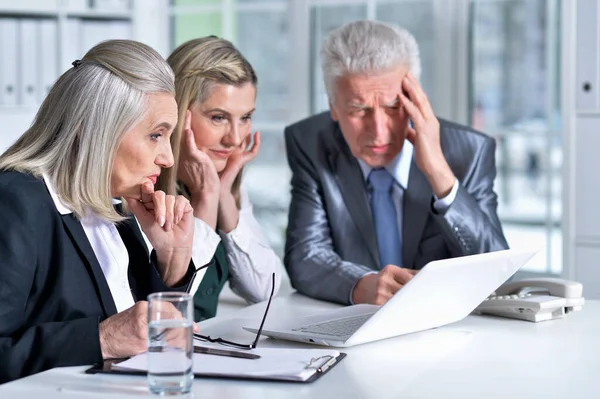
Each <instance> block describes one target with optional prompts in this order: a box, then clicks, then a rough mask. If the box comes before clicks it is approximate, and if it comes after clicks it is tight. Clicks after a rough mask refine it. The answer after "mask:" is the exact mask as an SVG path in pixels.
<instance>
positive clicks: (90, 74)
mask: <svg viewBox="0 0 600 399" xmlns="http://www.w3.org/2000/svg"><path fill="white" fill-rule="evenodd" d="M73 65H74V67H73V68H71V69H69V70H68V71H66V72H65V73H64V74H63V75H62V76H61V77H60V78H58V80H57V81H56V83H55V84H54V85H53V87H52V89H51V90H50V93H48V96H47V97H46V99H45V100H44V102H43V103H42V105H41V107H40V109H39V110H38V112H37V115H36V116H35V119H34V121H33V124H32V126H31V127H30V128H29V129H28V130H27V131H26V132H25V133H24V134H23V135H22V136H21V137H20V138H19V139H18V140H17V141H16V143H15V144H13V145H12V146H11V147H10V148H9V149H8V150H7V151H6V152H5V153H4V154H2V155H1V156H0V170H15V171H19V172H23V173H30V174H32V175H34V176H37V177H42V176H43V175H46V176H48V177H49V179H50V181H51V184H52V185H53V186H54V189H55V191H56V193H57V194H58V196H59V198H60V200H61V201H62V202H63V203H64V204H65V205H66V206H67V207H69V208H70V209H71V210H72V211H73V212H74V213H75V215H77V216H78V217H82V216H84V215H85V212H86V210H87V209H89V210H91V211H92V212H94V213H96V214H97V215H98V216H99V217H101V218H103V219H105V220H109V221H115V222H116V221H119V220H122V217H121V216H119V214H118V213H116V212H115V210H114V208H113V205H112V201H111V198H112V193H111V173H112V167H113V161H114V157H115V154H116V151H117V149H118V147H119V144H120V143H121V140H122V138H123V136H124V134H125V133H126V132H127V131H128V130H130V129H131V128H132V127H134V126H135V125H136V124H137V123H139V122H140V121H141V120H142V119H143V118H144V116H145V114H146V112H147V95H149V94H153V93H168V94H171V95H173V96H174V95H175V85H174V76H173V72H172V71H171V68H170V67H169V65H168V64H167V62H166V61H165V60H164V59H163V58H162V57H161V56H160V55H159V54H158V53H157V52H156V51H155V50H153V49H152V48H150V47H149V46H147V45H145V44H142V43H139V42H135V41H131V40H109V41H105V42H102V43H100V44H98V45H96V46H95V47H93V48H92V49H91V50H90V51H88V52H87V54H85V56H84V57H83V59H82V60H81V61H76V62H74V63H73Z"/></svg>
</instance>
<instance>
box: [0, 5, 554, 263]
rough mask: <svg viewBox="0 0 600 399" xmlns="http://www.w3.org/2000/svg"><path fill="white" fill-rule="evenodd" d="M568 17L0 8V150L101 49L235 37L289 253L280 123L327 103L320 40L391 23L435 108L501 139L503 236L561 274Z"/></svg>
mask: <svg viewBox="0 0 600 399" xmlns="http://www.w3.org/2000/svg"><path fill="white" fill-rule="evenodd" d="M17 3H18V4H17ZM560 9H561V2H560V1H559V0H394V1H390V0H221V1H218V0H171V1H169V0H104V1H103V0H21V1H19V2H14V1H7V0H0V126H2V131H1V133H0V150H1V151H3V150H4V149H5V148H7V147H8V146H9V145H10V144H11V143H12V142H13V141H14V140H15V139H16V138H17V137H18V136H19V135H20V134H21V133H22V132H23V131H24V130H25V129H26V128H27V127H28V126H29V124H30V123H31V120H32V118H33V117H34V115H35V110H36V109H37V107H38V106H39V104H40V102H41V100H42V99H43V98H44V96H45V94H46V93H47V91H48V89H49V87H50V86H51V85H52V82H53V81H54V80H55V79H56V77H58V76H59V75H60V74H61V73H62V72H64V71H65V70H66V69H68V68H69V67H70V65H71V62H72V61H73V60H75V59H77V58H81V57H82V56H83V54H84V53H85V51H86V50H87V49H89V48H90V47H92V46H93V45H94V44H96V43H97V42H99V41H102V40H105V39H110V38H133V39H136V40H140V41H142V42H146V43H148V44H150V45H151V46H153V47H155V48H156V49H157V50H158V51H159V52H160V53H161V54H163V55H164V56H165V57H166V56H168V54H169V53H170V51H172V50H173V49H174V48H175V47H176V46H178V45H179V44H181V43H183V42H185V41H187V40H189V39H192V38H196V37H201V36H207V35H217V36H220V37H223V38H226V39H229V40H231V41H232V42H233V43H234V44H236V45H237V46H238V47H239V48H240V49H241V51H242V52H243V53H244V55H245V56H246V57H247V58H248V59H249V61H250V62H251V63H252V64H253V66H254V68H255V69H256V71H257V74H258V77H259V90H258V99H257V111H256V114H255V116H254V118H253V130H259V131H260V132H261V134H262V137H263V140H262V143H263V144H262V148H261V150H260V154H259V156H258V158H257V159H256V160H255V161H254V162H253V163H251V164H250V165H249V166H248V167H247V168H246V170H245V178H244V184H245V185H246V187H247V189H248V191H249V194H250V196H251V200H252V201H253V204H254V210H255V214H256V216H257V218H258V220H259V222H260V223H261V224H262V226H263V228H264V230H265V233H266V235H267V236H268V238H269V240H270V241H271V244H272V245H273V247H274V248H275V250H276V251H277V252H278V254H279V255H281V256H283V247H284V243H285V229H286V225H287V210H288V205H289V201H290V189H289V182H290V171H289V168H288V165H287V161H286V157H285V146H284V140H283V129H284V127H285V126H286V125H287V124H289V123H292V122H294V121H297V120H299V119H302V118H305V117H307V116H309V115H311V114H313V113H316V112H320V111H323V110H326V109H327V107H328V104H327V97H326V94H325V89H324V86H323V82H322V77H321V72H320V68H319V48H320V45H321V42H322V40H323V39H324V38H325V36H326V35H327V33H328V32H330V31H331V30H332V29H335V28H337V27H339V26H341V25H342V24H344V23H346V22H349V21H353V20H357V19H377V20H381V21H386V22H392V23H396V24H398V25H400V26H402V27H404V28H406V29H408V30H409V31H411V32H412V33H413V34H414V36H415V37H416V39H417V41H418V43H419V46H420V50H421V59H422V70H423V73H422V77H421V81H422V85H423V87H424V89H425V91H426V93H427V95H428V96H429V99H430V101H431V103H432V105H433V108H434V111H436V114H437V115H438V116H439V117H443V118H447V119H451V120H453V121H456V122H459V123H464V124H469V125H471V126H473V127H475V128H476V129H479V130H481V131H483V132H485V133H487V134H488V135H490V136H492V137H494V138H495V140H496V143H497V152H496V163H497V172H498V176H497V179H496V186H495V190H496V192H497V194H498V196H499V209H498V211H499V214H500V217H501V219H502V222H503V227H504V231H505V235H506V238H507V239H508V241H509V244H510V246H511V247H513V248H520V247H526V248H537V249H539V250H540V254H539V255H538V256H536V258H534V261H532V262H530V263H529V264H528V266H527V270H525V272H530V273H535V274H536V275H539V274H547V275H553V274H561V271H562V267H563V255H562V249H563V238H562V229H561V226H562V209H563V206H562V202H561V198H562V195H561V193H562V178H561V176H562V174H561V168H562V162H563V152H564V150H563V143H562V140H561V137H564V136H563V133H562V121H561V102H560V98H561V96H560V94H561V93H560V90H561V82H560V76H561V71H560V65H561V63H560V62H559V61H560V56H561V40H560V26H561V22H562V21H561V13H560Z"/></svg>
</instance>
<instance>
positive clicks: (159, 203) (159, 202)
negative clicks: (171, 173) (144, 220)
mask: <svg viewBox="0 0 600 399" xmlns="http://www.w3.org/2000/svg"><path fill="white" fill-rule="evenodd" d="M153 201H154V220H156V223H158V225H159V226H160V227H163V226H164V225H165V221H166V217H165V213H166V211H167V209H166V206H165V193H164V191H156V192H155V193H154V198H153Z"/></svg>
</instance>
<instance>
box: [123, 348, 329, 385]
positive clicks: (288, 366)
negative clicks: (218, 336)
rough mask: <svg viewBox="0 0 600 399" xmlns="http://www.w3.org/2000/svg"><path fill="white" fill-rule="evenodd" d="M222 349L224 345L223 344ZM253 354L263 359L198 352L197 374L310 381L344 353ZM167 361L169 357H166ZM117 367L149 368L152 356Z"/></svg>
mask: <svg viewBox="0 0 600 399" xmlns="http://www.w3.org/2000/svg"><path fill="white" fill-rule="evenodd" d="M221 348H222V347H221ZM251 353H252V354H256V355H260V356H261V358H260V359H242V358H236V357H227V356H216V355H208V354H203V353H194V365H193V370H194V374H198V375H202V376H215V377H216V376H230V377H242V378H275V379H279V380H288V381H306V380H307V379H309V378H310V377H311V376H312V375H313V374H314V373H315V372H316V368H318V367H321V366H322V365H324V364H325V363H327V361H329V360H330V359H331V357H337V356H339V354H340V352H338V351H336V350H329V349H281V348H256V349H253V350H252V351H251ZM323 356H325V358H322V359H319V360H318V361H315V362H313V364H312V365H311V368H308V369H307V366H309V364H310V363H311V359H316V358H319V357H323ZM165 361H168V358H167V357H165ZM113 368H114V369H117V370H132V371H148V359H147V356H146V354H145V353H142V354H141V355H138V356H135V357H132V358H131V359H129V360H126V361H124V362H121V363H119V364H117V365H113Z"/></svg>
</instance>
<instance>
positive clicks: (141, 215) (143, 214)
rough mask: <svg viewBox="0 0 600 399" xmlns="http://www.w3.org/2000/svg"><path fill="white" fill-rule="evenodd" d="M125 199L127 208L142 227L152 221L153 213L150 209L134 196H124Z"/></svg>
mask: <svg viewBox="0 0 600 399" xmlns="http://www.w3.org/2000/svg"><path fill="white" fill-rule="evenodd" d="M125 201H127V205H128V206H129V209H130V210H131V212H133V214H134V215H135V217H136V218H137V220H138V221H139V222H140V225H141V226H142V227H144V226H149V225H151V224H152V223H154V214H153V213H152V212H151V211H148V209H147V208H146V206H144V204H142V203H141V202H140V201H139V200H137V199H135V198H125Z"/></svg>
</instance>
